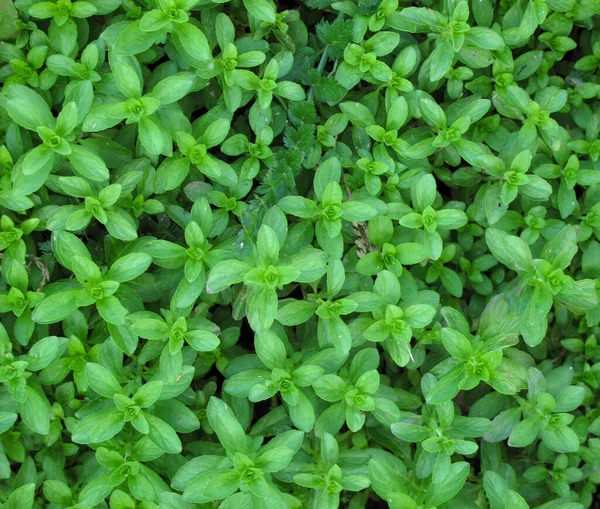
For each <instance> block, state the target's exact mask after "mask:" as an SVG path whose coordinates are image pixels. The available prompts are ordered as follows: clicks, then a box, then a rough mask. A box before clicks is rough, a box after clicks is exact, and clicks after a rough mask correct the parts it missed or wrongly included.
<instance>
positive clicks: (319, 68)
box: [306, 46, 329, 102]
mask: <svg viewBox="0 0 600 509" xmlns="http://www.w3.org/2000/svg"><path fill="white" fill-rule="evenodd" d="M327 48H329V46H325V49H324V50H323V53H322V54H321V60H319V65H318V66H317V71H318V72H319V74H321V73H322V72H323V69H324V68H325V64H326V63H327ZM314 90H315V86H314V85H312V86H311V87H310V90H309V91H308V97H307V98H306V100H307V101H308V102H310V101H311V99H312V96H313V92H314Z"/></svg>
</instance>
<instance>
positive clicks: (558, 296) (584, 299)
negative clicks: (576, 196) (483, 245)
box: [486, 225, 598, 345]
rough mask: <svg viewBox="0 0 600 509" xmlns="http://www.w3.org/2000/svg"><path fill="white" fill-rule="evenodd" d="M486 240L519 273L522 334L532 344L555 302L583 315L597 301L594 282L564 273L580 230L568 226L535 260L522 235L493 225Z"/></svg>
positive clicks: (543, 330)
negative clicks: (515, 235)
mask: <svg viewBox="0 0 600 509" xmlns="http://www.w3.org/2000/svg"><path fill="white" fill-rule="evenodd" d="M486 241H487V243H488V246H489V248H490V251H491V252H492V254H493V255H494V256H495V257H496V259H497V260H498V261H499V262H501V263H503V264H504V265H505V266H506V267H508V268H509V269H511V270H514V271H516V272H518V273H519V275H520V277H519V280H518V283H519V285H520V286H521V287H522V288H523V289H524V291H523V292H522V293H521V295H520V296H519V298H518V302H519V304H518V305H519V309H520V311H521V313H522V315H521V328H520V333H521V334H522V336H523V339H524V340H525V342H526V343H527V344H529V345H537V344H539V343H540V341H542V339H543V338H544V335H545V334H546V330H547V327H548V322H547V313H549V312H550V310H551V309H552V307H553V305H554V302H556V303H557V305H560V306H564V307H565V308H566V309H567V310H569V311H570V312H572V313H576V314H577V313H578V314H582V313H585V311H586V310H587V309H592V308H594V307H595V306H596V305H597V303H598V300H597V295H596V292H595V286H596V284H595V282H594V280H591V279H582V280H580V281H575V280H574V279H573V278H571V277H570V276H567V275H566V274H565V273H564V269H565V268H566V267H567V266H568V265H569V263H570V262H571V260H572V259H573V256H575V254H576V252H577V231H576V229H575V228H574V227H573V226H570V225H567V226H565V227H564V228H562V229H561V230H560V231H559V232H557V234H556V235H555V236H554V237H553V238H552V239H551V240H550V241H548V242H547V243H546V245H545V246H544V249H543V250H542V252H541V258H539V259H535V260H534V259H533V257H532V254H531V250H530V248H529V246H528V245H527V244H526V243H525V242H524V241H523V240H522V239H520V238H518V237H514V236H512V235H509V234H507V233H506V232H503V231H501V230H496V229H493V228H490V229H488V230H487V231H486Z"/></svg>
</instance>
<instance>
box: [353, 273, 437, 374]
mask: <svg viewBox="0 0 600 509" xmlns="http://www.w3.org/2000/svg"><path fill="white" fill-rule="evenodd" d="M373 290H374V292H375V293H376V294H377V295H379V297H380V299H381V301H382V305H381V306H380V307H379V308H378V309H376V310H374V311H373V320H372V323H371V325H369V326H368V327H367V328H366V329H365V331H364V336H365V338H367V339H368V340H369V341H373V342H376V343H381V344H382V345H383V347H384V348H385V350H386V352H387V353H388V354H389V355H390V357H391V358H392V359H393V360H394V362H395V363H396V364H397V365H398V366H406V365H407V364H408V363H409V362H410V361H411V359H412V353H411V349H410V341H411V340H412V338H413V328H415V329H422V328H424V327H426V326H427V325H429V324H430V323H431V322H432V321H433V318H434V317H435V314H436V307H437V305H438V296H437V295H435V294H429V293H428V292H422V293H420V294H419V293H417V295H416V296H415V298H414V300H413V301H412V302H415V304H411V305H406V303H405V302H400V299H401V286H400V282H399V281H398V278H397V277H396V276H395V275H394V274H392V273H391V272H388V271H385V270H384V271H381V272H380V273H379V275H378V276H377V279H376V281H375V284H374V286H373ZM430 303H432V304H434V305H433V306H432V305H431V304H430Z"/></svg>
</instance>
